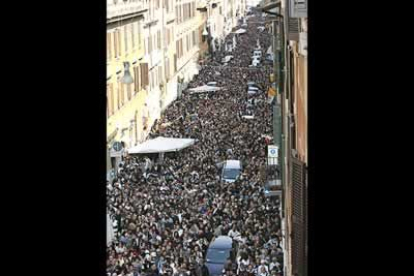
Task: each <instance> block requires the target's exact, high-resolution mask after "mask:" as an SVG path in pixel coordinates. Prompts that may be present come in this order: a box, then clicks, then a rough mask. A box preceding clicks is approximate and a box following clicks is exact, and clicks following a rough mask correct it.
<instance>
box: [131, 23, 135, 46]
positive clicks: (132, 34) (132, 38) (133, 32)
mask: <svg viewBox="0 0 414 276" xmlns="http://www.w3.org/2000/svg"><path fill="white" fill-rule="evenodd" d="M131 40H132V49H135V25H134V24H131Z"/></svg>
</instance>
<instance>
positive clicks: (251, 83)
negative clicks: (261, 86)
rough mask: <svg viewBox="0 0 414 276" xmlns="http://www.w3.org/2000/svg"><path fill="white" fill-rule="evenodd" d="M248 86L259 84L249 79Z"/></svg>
mask: <svg viewBox="0 0 414 276" xmlns="http://www.w3.org/2000/svg"><path fill="white" fill-rule="evenodd" d="M247 86H254V87H257V84H256V83H255V82H254V81H248V82H247Z"/></svg>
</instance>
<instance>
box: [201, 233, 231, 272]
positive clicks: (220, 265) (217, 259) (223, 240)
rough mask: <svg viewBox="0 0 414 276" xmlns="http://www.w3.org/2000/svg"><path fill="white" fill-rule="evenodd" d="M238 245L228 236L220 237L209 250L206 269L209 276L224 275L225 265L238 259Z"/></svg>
mask: <svg viewBox="0 0 414 276" xmlns="http://www.w3.org/2000/svg"><path fill="white" fill-rule="evenodd" d="M236 251H237V249H236V244H235V243H234V242H233V240H232V238H230V237H228V236H218V237H217V238H215V239H214V240H213V241H212V242H211V244H210V246H209V247H208V249H207V256H206V267H207V269H208V273H209V276H219V275H222V271H223V269H224V266H225V264H226V263H227V262H228V261H231V262H234V260H235V258H236V253H237V252H236Z"/></svg>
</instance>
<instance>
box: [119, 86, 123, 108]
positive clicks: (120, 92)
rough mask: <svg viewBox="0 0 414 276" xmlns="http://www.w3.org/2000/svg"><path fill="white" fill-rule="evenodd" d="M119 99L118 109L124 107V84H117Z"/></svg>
mask: <svg viewBox="0 0 414 276" xmlns="http://www.w3.org/2000/svg"><path fill="white" fill-rule="evenodd" d="M118 86H119V99H120V104H121V105H120V107H122V106H124V84H122V83H121V82H119V85H118Z"/></svg>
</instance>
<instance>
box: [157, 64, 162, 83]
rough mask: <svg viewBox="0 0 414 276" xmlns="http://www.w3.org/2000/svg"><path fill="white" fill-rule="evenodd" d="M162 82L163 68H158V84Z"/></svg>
mask: <svg viewBox="0 0 414 276" xmlns="http://www.w3.org/2000/svg"><path fill="white" fill-rule="evenodd" d="M161 82H162V66H160V67H158V83H161Z"/></svg>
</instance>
